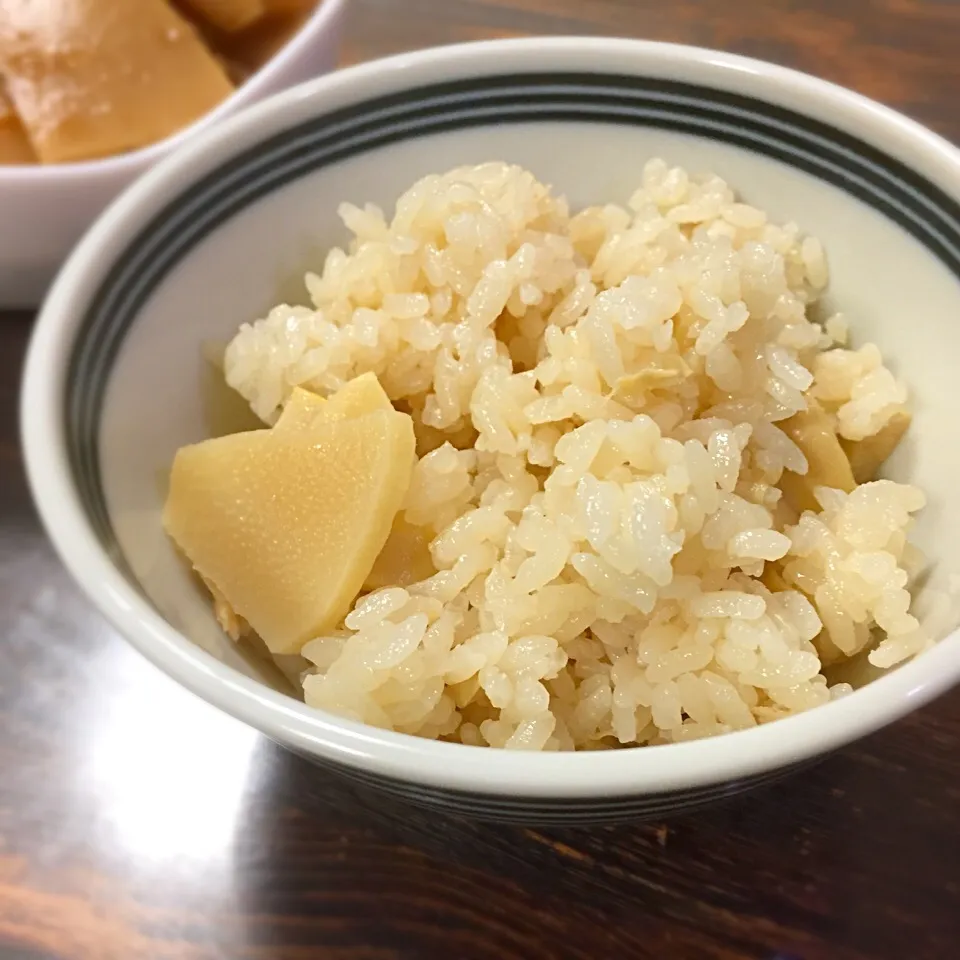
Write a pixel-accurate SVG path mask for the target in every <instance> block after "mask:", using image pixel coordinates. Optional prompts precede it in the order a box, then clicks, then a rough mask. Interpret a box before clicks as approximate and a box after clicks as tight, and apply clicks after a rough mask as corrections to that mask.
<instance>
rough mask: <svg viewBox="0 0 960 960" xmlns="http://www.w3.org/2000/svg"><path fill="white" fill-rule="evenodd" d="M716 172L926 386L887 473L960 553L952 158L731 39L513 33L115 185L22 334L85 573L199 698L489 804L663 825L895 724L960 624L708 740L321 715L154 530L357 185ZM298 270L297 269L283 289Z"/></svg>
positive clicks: (328, 95) (64, 530)
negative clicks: (813, 704) (840, 690)
mask: <svg viewBox="0 0 960 960" xmlns="http://www.w3.org/2000/svg"><path fill="white" fill-rule="evenodd" d="M650 155H658V156H663V157H666V158H669V159H670V160H671V161H675V162H678V163H681V164H683V165H685V166H687V167H693V168H696V169H701V170H702V169H710V170H713V171H716V172H718V173H720V174H721V175H723V176H725V177H726V178H727V179H728V180H729V181H730V182H731V183H732V184H733V185H734V186H735V187H736V188H738V189H739V190H740V191H741V193H742V194H743V196H744V197H745V198H746V199H747V200H748V201H750V202H752V203H755V204H757V205H759V206H761V207H764V208H767V209H768V210H769V211H770V212H771V213H772V214H773V215H774V216H775V217H778V218H782V219H788V218H793V219H796V220H797V221H799V223H800V225H801V226H802V227H803V228H804V229H807V230H809V231H811V232H813V233H814V234H816V235H818V236H819V237H821V238H822V239H823V240H824V242H825V245H826V249H827V252H828V255H829V257H830V259H831V262H832V268H833V277H834V280H833V284H832V288H831V296H832V297H833V299H834V300H835V302H836V303H837V304H839V305H842V306H843V308H844V309H845V311H846V312H847V313H848V315H849V317H850V318H851V320H852V322H853V327H854V330H855V331H856V333H857V335H858V336H860V337H861V338H865V339H866V338H869V339H870V340H874V341H876V342H877V343H879V345H880V346H881V348H882V349H883V350H884V352H885V355H886V356H887V357H888V358H889V359H890V360H891V361H892V363H893V366H894V368H895V369H896V370H897V371H898V373H900V374H901V375H902V376H903V377H905V378H906V380H907V381H908V382H909V383H910V384H911V386H912V388H913V391H914V397H915V404H916V416H915V425H914V428H913V430H912V432H911V438H910V442H909V443H908V444H907V445H906V447H905V448H902V449H901V450H900V451H898V453H897V455H896V457H895V458H894V462H893V463H892V464H891V467H890V469H891V473H892V475H894V476H895V477H896V478H898V479H900V478H904V477H907V476H909V477H911V478H913V479H914V480H915V481H916V482H918V483H919V484H920V485H921V486H922V487H923V488H924V489H925V490H926V491H927V492H928V494H929V497H930V507H929V508H928V510H927V511H926V512H925V514H923V517H922V519H921V522H920V524H919V526H918V528H917V536H918V539H919V541H920V544H921V546H923V547H924V548H926V549H927V551H928V552H929V553H930V554H931V555H932V556H933V557H935V558H936V560H937V561H938V564H937V570H938V571H950V570H956V569H960V564H958V561H960V536H958V524H957V510H956V509H955V503H956V493H955V490H954V486H955V483H956V480H955V478H956V476H957V470H958V451H960V419H958V418H957V417H955V416H954V415H953V411H952V408H953V404H954V403H955V402H956V399H957V397H958V390H957V385H956V384H957V378H956V373H955V359H954V358H955V356H956V352H957V347H958V345H960V325H958V324H957V322H956V318H957V316H958V315H960V281H958V275H960V206H958V201H960V154H958V152H957V150H955V149H954V148H953V147H952V146H951V145H950V144H948V143H946V142H945V141H943V140H941V139H940V138H938V137H937V136H935V135H934V134H932V133H930V132H928V131H927V130H924V129H923V128H921V127H919V126H917V125H916V124H914V123H912V122H911V121H909V120H907V119H905V118H903V117H901V116H899V115H898V114H896V113H893V112H892V111H890V110H887V109H886V108H884V107H881V106H879V105H877V104H875V103H872V102H870V101H868V100H865V99H863V98H862V97H859V96H857V95H855V94H853V93H850V92H848V91H845V90H842V89H840V88H837V87H834V86H831V85H829V84H826V83H823V82H821V81H819V80H815V79H813V78H811V77H808V76H804V75H802V74H799V73H794V72H792V71H789V70H785V69H782V68H779V67H774V66H771V65H768V64H764V63H759V62H757V61H753V60H746V59H742V58H739V57H733V56H728V55H726V54H721V53H715V52H711V51H705V50H698V49H691V48H685V47H677V46H668V45H661V44H656V43H642V42H634V41H623V40H603V39H590V40H587V39H554V40H539V39H537V40H522V41H500V42H493V43H482V44H476V45H467V46H461V47H454V48H449V49H439V50H430V51H425V52H421V53H415V54H409V55H405V56H400V57H395V58H392V59H389V60H385V61H381V62H376V63H369V64H366V65H364V66H360V67H355V68H353V69H350V70H345V71H343V72H340V73H336V74H333V75H331V76H328V77H326V78H324V79H321V80H318V81H314V82H312V83H310V84H307V85H305V86H302V87H300V88H298V89H296V90H291V91H288V92H286V93H284V94H281V95H280V96H278V97H275V98H274V99H272V100H270V101H269V102H267V103H264V104H261V105H259V106H257V107H254V108H253V109H251V110H249V111H246V112H245V113H244V114H243V115H242V116H238V117H235V118H232V119H229V120H226V121H225V122H223V123H220V124H217V126H216V127H212V128H211V129H209V130H207V131H205V132H204V133H202V134H200V135H198V136H195V137H193V138H191V141H190V142H189V143H188V144H185V145H184V147H183V148H182V149H181V150H179V151H178V152H177V153H176V154H175V155H173V156H171V157H169V158H168V159H166V160H165V161H164V162H162V163H160V164H159V165H157V166H156V167H155V168H154V169H153V170H152V171H150V173H149V174H147V176H146V177H144V178H143V179H142V180H141V181H140V182H139V183H137V184H136V185H135V186H134V187H132V188H131V189H130V190H129V191H128V192H127V193H125V194H124V196H123V197H122V198H121V199H120V200H119V201H118V202H117V203H116V204H114V205H113V206H112V207H111V208H110V209H109V211H108V212H107V213H106V214H105V215H104V216H103V218H102V219H101V220H100V221H99V223H97V225H96V226H95V227H94V229H93V230H92V231H91V232H90V233H89V234H88V236H87V237H86V238H85V240H84V241H83V242H82V244H81V245H80V247H79V248H78V249H77V251H76V252H75V253H74V255H73V256H72V257H71V259H70V261H69V263H68V264H67V266H66V267H65V269H64V270H63V272H62V274H61V275H60V277H59V279H58V280H57V282H56V284H55V286H54V288H53V290H52V292H51V294H50V296H49V299H48V300H47V303H46V305H45V307H44V310H43V312H42V315H41V317H40V320H39V323H38V326H37V329H36V333H35V337H34V340H33V343H32V346H31V349H30V354H29V359H28V364H27V370H26V381H25V385H24V392H23V407H22V409H23V434H24V440H25V445H26V454H27V463H28V467H29V474H30V479H31V483H32V485H33V490H34V494H35V496H36V499H37V502H38V504H39V507H40V510H41V512H42V515H43V518H44V521H45V523H46V525H47V528H48V530H49V532H50V535H51V536H52V538H53V540H54V542H55V543H56V545H57V547H58V549H59V550H60V552H61V555H62V556H63V559H64V560H65V562H66V564H67V565H68V566H69V568H70V569H71V570H72V572H73V574H74V576H75V577H76V578H77V580H78V581H79V582H80V583H81V584H82V586H83V587H84V588H85V590H86V591H87V592H88V594H89V595H90V597H91V598H92V599H93V601H94V602H95V603H96V604H97V606H99V607H100V609H101V610H102V611H103V612H104V613H105V614H106V615H107V617H108V618H109V619H110V621H111V622H112V623H113V624H114V625H115V626H116V627H117V629H118V630H120V631H121V632H122V633H123V634H124V635H126V636H127V637H128V638H129V639H130V641H131V643H133V645H134V646H135V647H136V648H137V649H138V650H140V651H141V652H142V653H143V654H144V655H145V656H147V657H148V658H149V659H150V660H151V661H153V662H154V663H155V664H157V665H158V666H159V667H160V668H161V669H162V670H164V671H165V672H166V673H168V674H169V675H170V676H171V677H173V678H174V679H175V680H177V681H178V682H179V683H181V684H183V685H184V686H185V687H187V688H189V689H191V690H193V691H194V692H196V693H197V694H198V695H199V696H201V697H202V698H203V699H205V700H207V701H208V702H210V703H212V704H214V705H215V706H217V707H219V708H220V709H222V710H224V711H226V712H227V713H229V714H231V715H233V716H235V717H238V718H240V719H241V720H243V721H245V722H247V723H248V724H250V725H252V726H254V727H256V728H257V729H259V730H261V731H263V732H264V733H265V734H267V735H268V736H270V737H272V738H273V739H275V740H277V741H279V742H280V743H282V744H284V745H285V746H287V747H289V748H290V749H291V750H295V751H297V752H299V753H301V754H303V755H305V756H307V757H309V758H311V759H312V760H314V761H315V762H317V763H321V764H325V765H330V766H333V767H336V768H338V769H339V770H341V771H342V772H343V773H345V774H348V775H350V776H353V777H355V778H357V779H360V780H364V781H369V782H372V783H375V784H377V785H378V786H379V787H381V788H382V789H386V790H391V791H394V792H395V793H398V794H401V795H405V796H408V797H410V798H412V799H414V800H416V801H418V802H422V803H428V804H434V805H437V806H443V807H447V808H451V809H457V810H460V811H466V812H471V813H474V814H478V815H481V816H486V817H498V818H502V819H527V820H537V821H541V822H543V821H576V820H594V821H595V820H602V819H612V818H619V817H625V816H652V815H657V814H662V813H663V812H665V811H675V810H678V809H686V808H689V807H692V806H696V805H699V804H703V803H706V802H709V801H711V800H713V799H715V798H717V797H720V796H724V795H727V794H729V793H732V792H735V791H738V790H742V789H745V788H746V787H749V786H751V785H753V784H756V783H759V782H762V781H764V780H766V779H770V778H772V777H775V776H779V775H782V774H783V773H784V772H785V771H786V770H788V769H791V768H793V767H794V766H795V765H797V764H802V763H804V762H805V761H810V760H812V759H813V758H815V757H817V756H819V755H821V754H823V753H825V752H827V751H830V750H833V749H835V748H837V747H839V746H841V745H843V744H845V743H848V742H850V741H851V740H854V739H855V738H857V737H860V736H863V735H864V734H867V733H870V732H871V731H874V730H877V729H878V728H880V727H882V726H884V725H885V724H888V723H890V722H892V721H894V720H896V719H897V718H898V717H900V716H902V715H903V714H905V713H907V712H909V711H911V710H914V709H916V708H917V707H919V706H920V705H922V704H924V703H926V702H927V701H929V700H931V699H932V698H933V697H935V696H937V695H938V694H940V693H941V692H943V691H944V690H946V689H947V688H948V687H950V686H952V685H953V684H955V683H956V682H957V681H958V679H960V635H958V634H956V633H953V634H951V635H950V636H948V637H947V638H946V639H944V640H943V641H942V642H941V643H940V644H939V645H937V646H936V647H935V648H934V649H932V650H931V651H929V652H927V653H925V654H923V655H922V656H920V657H919V658H917V659H915V660H914V661H912V662H910V663H907V664H905V665H904V666H902V667H900V668H899V669H896V670H893V671H892V672H890V673H889V675H886V676H883V677H882V678H880V679H878V680H875V681H874V682H871V683H869V684H867V685H866V686H865V687H864V688H863V689H860V690H858V691H857V692H856V693H854V694H853V695H851V696H850V697H848V698H846V699H842V700H839V701H837V702H834V703H831V704H830V705H828V706H824V707H821V708H819V709H816V710H813V711H811V712H809V713H806V714H803V715H800V716H796V717H793V718H790V719H787V720H781V721H779V722H777V723H774V724H771V725H767V726H763V727H760V728H757V729H753V730H749V731H746V732H742V733H735V734H730V735H727V736H724V737H719V738H716V739H713V740H708V741H700V742H693V743H686V744H682V745H671V746H662V747H659V746H658V747H647V748H643V749H636V750H623V751H614V752H600V753H582V754H574V755H569V754H568V755H559V754H542V755H530V754H517V753H511V752H508V751H494V750H486V751H482V750H480V749H478V748H471V747H464V746H460V745H451V744H446V743H437V742H429V741H424V740H419V739H415V738H412V737H407V736H403V735H400V734H394V733H387V732H383V731H380V730H375V729H372V728H368V727H365V726H361V725H359V724H356V723H351V722H347V721H344V720H340V719H338V718H336V717H333V716H330V715H326V714H324V713H321V712H318V711H316V710H312V709H309V708H307V707H306V706H305V705H304V704H303V703H301V702H300V701H298V700H296V699H294V698H292V697H290V696H288V695H286V694H285V693H283V692H282V688H281V687H280V686H279V685H278V684H276V683H275V681H276V677H275V676H274V675H273V674H272V673H271V671H270V670H269V668H266V667H264V666H263V664H261V663H259V662H257V661H256V660H253V659H250V658H247V657H245V656H244V655H243V653H242V652H241V651H240V650H238V649H237V648H236V647H234V646H233V645H232V644H231V643H230V642H229V641H228V640H226V639H225V638H224V637H223V636H222V634H221V633H220V631H219V628H218V627H217V626H216V624H215V623H214V621H213V617H212V616H211V613H210V610H209V603H208V601H207V599H206V598H205V597H203V596H202V595H201V593H200V592H199V591H198V590H197V589H196V588H195V586H194V585H193V582H192V580H191V579H190V578H189V577H188V575H187V571H186V570H185V569H184V567H183V565H182V564H181V563H180V562H179V560H178V559H177V557H176V556H175V555H174V552H173V550H172V549H171V547H170V544H169V543H168V542H167V540H166V539H165V537H164V535H163V533H162V532H161V528H160V522H159V517H160V508H161V502H162V496H163V489H162V478H163V477H164V476H165V474H166V471H167V470H168V468H169V464H170V462H171V459H172V457H173V454H174V451H175V450H176V449H177V447H179V446H180V445H182V444H185V443H188V442H192V441H196V440H199V439H201V438H202V437H203V436H204V435H205V432H206V424H205V413H204V406H203V404H204V395H203V391H202V390H201V378H202V376H203V370H204V362H203V360H202V359H201V344H202V342H203V341H204V340H207V339H225V338H227V337H229V336H230V335H231V334H232V332H233V331H234V330H235V329H236V328H237V326H238V324H239V323H241V322H243V321H247V320H251V319H253V318H255V317H257V316H259V315H261V314H262V311H264V310H265V309H266V308H267V307H268V306H270V305H271V304H272V303H273V302H275V301H276V299H277V298H278V296H279V295H280V290H281V288H282V287H284V284H285V283H286V282H287V281H288V280H289V279H290V278H292V277H298V276H299V275H300V274H301V273H302V271H303V269H304V267H305V266H307V265H309V264H313V265H318V264H319V263H320V262H321V259H320V258H321V257H322V253H323V250H324V249H325V248H326V247H328V246H329V245H330V244H333V243H335V242H336V243H339V242H342V241H343V240H344V231H343V229H342V227H341V225H340V223H339V221H338V219H337V217H336V215H335V211H336V207H337V204H338V202H340V201H342V200H344V199H349V200H352V201H358V202H363V201H366V200H372V201H375V202H378V203H380V204H383V205H389V204H390V203H391V201H392V200H394V199H395V198H396V197H397V195H398V194H399V193H400V192H401V191H402V190H403V189H405V188H406V187H407V186H408V185H409V184H411V183H412V182H413V181H414V180H415V179H416V178H417V177H418V176H420V175H422V174H425V173H427V172H431V171H438V170H443V169H446V168H449V167H451V166H453V165H455V164H462V163H476V162H480V161H484V160H489V159H505V160H511V161H516V162H519V163H521V164H524V165H526V166H528V167H530V168H532V169H533V170H534V171H535V172H536V173H537V174H538V175H539V177H540V178H542V179H544V180H546V181H548V182H551V183H553V184H554V185H555V186H556V187H558V188H559V189H560V190H562V191H564V192H566V194H567V195H568V197H569V198H570V200H571V203H572V204H573V205H574V206H580V205H583V204H586V203H593V202H597V201H603V200H619V201H623V200H624V199H625V198H626V196H627V191H628V190H629V189H630V188H631V187H632V186H634V185H635V184H636V182H637V181H638V178H639V172H640V170H641V167H642V161H643V159H644V158H646V157H648V156H650ZM284 289H285V290H289V289H290V287H289V286H286V287H285V288H284Z"/></svg>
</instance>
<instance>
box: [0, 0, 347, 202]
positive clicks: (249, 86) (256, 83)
mask: <svg viewBox="0 0 960 960" xmlns="http://www.w3.org/2000/svg"><path fill="white" fill-rule="evenodd" d="M350 2H352V0H316V6H315V7H314V9H313V10H312V12H311V13H310V14H309V15H308V16H307V18H306V19H305V20H304V21H303V23H301V24H300V26H299V27H298V28H297V31H296V32H295V33H294V34H293V36H292V37H290V39H289V40H287V42H286V43H285V44H284V45H283V46H282V47H281V48H280V49H279V50H278V51H277V52H276V53H275V54H274V55H273V56H272V57H270V59H269V60H268V61H267V62H266V63H265V64H264V65H263V66H262V67H261V68H260V69H259V70H257V71H256V72H255V73H254V74H252V75H251V76H250V78H249V79H248V80H245V81H244V82H243V83H242V84H240V86H238V87H237V88H236V89H235V90H234V91H233V93H231V94H230V96H229V97H227V98H226V99H225V100H222V101H221V102H220V103H218V104H217V105H216V106H215V107H214V108H213V109H212V110H208V111H207V112H206V113H205V114H203V116H201V117H198V118H197V119H196V120H195V121H194V122H193V123H191V124H189V125H188V126H186V127H182V128H181V129H179V130H177V131H176V132H174V133H172V134H171V135H170V136H169V137H165V138H164V139H163V140H158V141H156V143H151V144H149V145H147V146H145V147H141V148H140V149H138V150H131V151H128V152H127V153H120V154H113V155H111V156H107V157H99V158H97V159H95V160H77V161H71V162H69V163H47V164H43V163H23V164H11V165H3V166H0V184H9V186H10V187H21V188H23V187H31V186H33V185H35V184H42V183H44V182H49V181H50V180H51V179H67V178H69V177H83V178H87V177H104V178H110V177H114V176H119V175H123V174H127V175H130V174H135V173H137V171H139V170H141V169H143V168H144V167H148V166H149V165H150V164H151V163H154V162H155V161H157V160H158V159H160V158H161V157H163V156H165V155H166V154H167V153H169V152H170V151H171V150H174V149H176V148H178V147H179V146H180V145H181V144H182V143H183V141H184V140H186V138H188V137H193V136H196V135H197V134H198V133H200V132H202V131H203V130H206V129H207V128H208V127H209V126H210V125H211V124H214V123H218V122H221V121H222V120H223V119H224V118H226V117H229V116H232V115H233V114H235V113H237V111H239V110H242V109H244V107H246V106H248V105H250V104H251V103H254V102H256V101H257V99H258V98H260V97H262V96H263V94H262V91H263V90H264V88H266V89H269V88H270V85H271V84H272V83H273V80H274V77H275V75H276V74H277V73H280V72H281V71H282V70H283V69H284V68H285V67H286V66H287V64H288V63H289V62H290V61H291V60H296V59H298V58H300V57H302V56H304V57H305V56H307V53H308V50H309V47H310V46H311V45H312V44H313V43H314V41H315V40H316V39H317V38H318V37H321V36H323V35H324V34H325V33H326V32H327V31H328V30H329V29H331V28H335V26H336V24H337V22H338V20H339V18H340V15H341V14H342V13H343V11H344V9H345V8H346V6H347V4H348V3H350Z"/></svg>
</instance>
